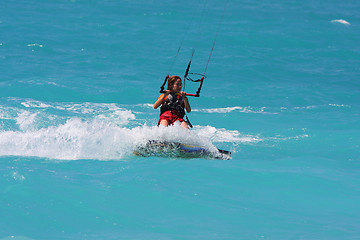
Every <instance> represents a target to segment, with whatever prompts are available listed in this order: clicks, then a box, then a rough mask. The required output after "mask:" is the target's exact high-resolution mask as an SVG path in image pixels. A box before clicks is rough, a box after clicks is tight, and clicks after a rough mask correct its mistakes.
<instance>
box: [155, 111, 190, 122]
mask: <svg viewBox="0 0 360 240" xmlns="http://www.w3.org/2000/svg"><path fill="white" fill-rule="evenodd" d="M161 120H166V121H167V122H168V123H169V125H173V124H174V122H176V121H180V122H184V121H185V120H184V119H183V118H182V117H180V114H179V112H177V111H166V112H164V113H163V114H161V116H160V119H159V122H158V125H160V122H161Z"/></svg>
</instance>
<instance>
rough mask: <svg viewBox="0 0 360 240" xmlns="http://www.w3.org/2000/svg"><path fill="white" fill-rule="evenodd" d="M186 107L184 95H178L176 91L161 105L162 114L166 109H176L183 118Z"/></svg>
mask: <svg viewBox="0 0 360 240" xmlns="http://www.w3.org/2000/svg"><path fill="white" fill-rule="evenodd" d="M184 108H185V103H184V99H183V98H182V96H180V95H176V94H175V93H170V94H169V95H168V96H167V98H166V99H165V100H164V101H163V103H162V105H161V107H160V116H161V114H163V113H164V112H166V111H176V112H178V114H177V115H179V117H181V118H183V117H184V115H185V110H184Z"/></svg>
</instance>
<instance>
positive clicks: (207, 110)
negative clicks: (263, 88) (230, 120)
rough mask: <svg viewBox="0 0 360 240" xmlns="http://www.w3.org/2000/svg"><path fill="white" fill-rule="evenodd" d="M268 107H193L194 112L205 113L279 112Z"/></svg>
mask: <svg viewBox="0 0 360 240" xmlns="http://www.w3.org/2000/svg"><path fill="white" fill-rule="evenodd" d="M265 110H266V107H261V108H258V109H255V108H252V107H240V106H234V107H224V108H204V109H193V111H194V112H205V113H229V112H233V111H238V112H243V113H261V114H277V113H271V112H266V111H265Z"/></svg>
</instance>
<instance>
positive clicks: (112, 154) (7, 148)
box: [0, 112, 258, 160]
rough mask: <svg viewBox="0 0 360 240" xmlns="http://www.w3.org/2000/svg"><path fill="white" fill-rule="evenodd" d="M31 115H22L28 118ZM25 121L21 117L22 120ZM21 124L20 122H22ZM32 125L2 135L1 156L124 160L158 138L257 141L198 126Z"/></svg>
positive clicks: (73, 122) (206, 144)
mask: <svg viewBox="0 0 360 240" xmlns="http://www.w3.org/2000/svg"><path fill="white" fill-rule="evenodd" d="M27 114H28V113H25V112H24V113H23V114H22V115H21V117H25V116H26V115H27ZM21 119H22V118H21ZM19 121H20V120H19ZM31 121H32V120H29V122H26V123H24V122H21V123H20V124H22V128H23V129H26V128H28V129H29V130H24V131H3V132H0V155H1V156H4V155H16V156H36V157H44V158H51V159H63V160H76V159H99V160H109V159H124V158H126V157H129V156H130V155H132V151H133V150H134V149H135V147H136V146H137V145H139V144H144V143H145V142H146V141H148V140H152V139H158V140H166V141H179V142H183V143H188V144H195V145H201V146H204V147H207V148H208V149H210V150H211V149H215V146H214V145H213V144H212V142H234V141H235V142H242V141H257V140H258V139H250V138H248V137H246V136H245V137H241V136H240V134H239V133H238V132H237V131H227V130H225V129H220V130H218V129H216V128H214V127H209V126H208V127H196V128H195V129H194V130H193V131H189V130H186V129H183V128H182V127H181V126H180V125H175V126H172V127H167V128H166V127H157V126H151V127H149V126H146V125H144V126H139V127H134V128H128V127H121V126H118V125H115V124H113V123H111V122H107V121H102V120H99V119H93V120H91V121H84V120H81V119H78V118H71V119H69V120H68V121H66V122H65V123H64V124H60V125H58V126H50V127H47V128H41V129H37V130H34V129H30V128H29V127H28V126H29V124H30V122H31Z"/></svg>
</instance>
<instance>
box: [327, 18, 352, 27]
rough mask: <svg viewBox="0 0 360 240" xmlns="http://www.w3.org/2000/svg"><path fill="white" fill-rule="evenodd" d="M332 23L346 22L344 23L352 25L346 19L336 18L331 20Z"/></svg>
mask: <svg viewBox="0 0 360 240" xmlns="http://www.w3.org/2000/svg"><path fill="white" fill-rule="evenodd" d="M331 22H332V23H341V24H344V25H348V26H349V25H350V23H349V22H348V21H346V20H344V19H334V20H331Z"/></svg>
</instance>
